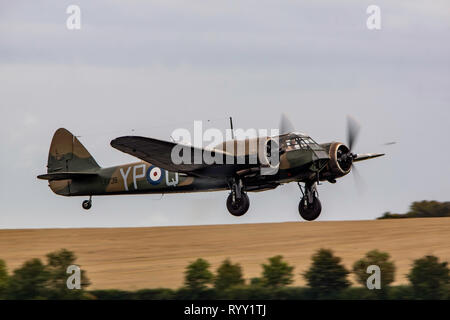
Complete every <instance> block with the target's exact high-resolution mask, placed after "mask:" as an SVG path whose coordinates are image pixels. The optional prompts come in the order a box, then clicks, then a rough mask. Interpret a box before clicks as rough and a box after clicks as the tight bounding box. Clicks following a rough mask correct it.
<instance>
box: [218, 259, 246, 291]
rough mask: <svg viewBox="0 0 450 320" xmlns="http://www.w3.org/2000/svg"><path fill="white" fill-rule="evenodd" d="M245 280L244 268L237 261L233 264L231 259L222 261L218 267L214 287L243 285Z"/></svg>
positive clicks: (223, 287)
mask: <svg viewBox="0 0 450 320" xmlns="http://www.w3.org/2000/svg"><path fill="white" fill-rule="evenodd" d="M244 283H245V280H244V278H243V276H242V268H241V266H240V265H239V264H238V263H236V264H232V263H231V261H230V260H229V259H226V260H224V261H223V262H222V265H221V266H220V267H219V268H218V269H217V275H216V277H215V279H214V287H215V288H216V289H218V290H225V289H228V288H231V287H233V286H238V285H243V284H244Z"/></svg>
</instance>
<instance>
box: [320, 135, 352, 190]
mask: <svg viewBox="0 0 450 320" xmlns="http://www.w3.org/2000/svg"><path fill="white" fill-rule="evenodd" d="M328 152H329V155H330V160H329V162H328V165H327V167H326V168H325V169H324V170H322V172H321V179H322V180H329V181H332V180H334V179H336V178H340V177H343V176H345V175H347V174H349V173H350V171H351V169H352V164H353V156H352V153H351V152H350V149H349V148H348V147H347V146H346V145H345V144H343V143H340V142H333V143H331V144H329V148H328Z"/></svg>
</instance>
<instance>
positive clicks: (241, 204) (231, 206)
mask: <svg viewBox="0 0 450 320" xmlns="http://www.w3.org/2000/svg"><path fill="white" fill-rule="evenodd" d="M248 208H250V199H249V198H248V196H247V194H246V193H242V197H241V199H239V200H237V201H236V202H235V203H233V195H232V194H231V193H230V195H229V196H228V198H227V209H228V211H229V212H230V213H231V214H232V215H233V216H235V217H240V216H243V215H244V214H245V213H246V212H247V211H248Z"/></svg>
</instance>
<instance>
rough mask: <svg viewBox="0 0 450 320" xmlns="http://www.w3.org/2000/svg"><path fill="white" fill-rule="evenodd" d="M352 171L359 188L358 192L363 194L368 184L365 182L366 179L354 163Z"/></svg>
mask: <svg viewBox="0 0 450 320" xmlns="http://www.w3.org/2000/svg"><path fill="white" fill-rule="evenodd" d="M352 173H353V179H354V181H355V185H356V188H357V189H358V192H359V193H360V194H361V193H363V192H364V191H365V190H366V184H365V182H364V179H363V178H362V177H361V175H360V173H359V170H358V169H357V168H356V166H355V165H352Z"/></svg>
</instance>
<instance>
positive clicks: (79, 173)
mask: <svg viewBox="0 0 450 320" xmlns="http://www.w3.org/2000/svg"><path fill="white" fill-rule="evenodd" d="M98 169H100V166H99V165H98V164H97V162H96V161H95V159H94V158H93V157H92V156H91V154H90V153H89V152H88V151H87V150H86V148H85V147H84V146H83V145H82V144H81V142H80V141H79V140H78V139H77V138H76V137H75V136H74V135H73V134H71V133H70V132H69V131H67V130H66V129H64V128H61V129H58V130H56V132H55V134H54V135H53V139H52V143H51V145H50V151H49V154H48V163H47V174H43V175H40V176H38V178H39V179H44V180H49V185H50V188H51V189H52V190H53V191H54V192H55V193H57V194H61V195H70V181H71V179H84V178H88V177H92V176H96V175H97V174H96V171H97V170H98Z"/></svg>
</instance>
